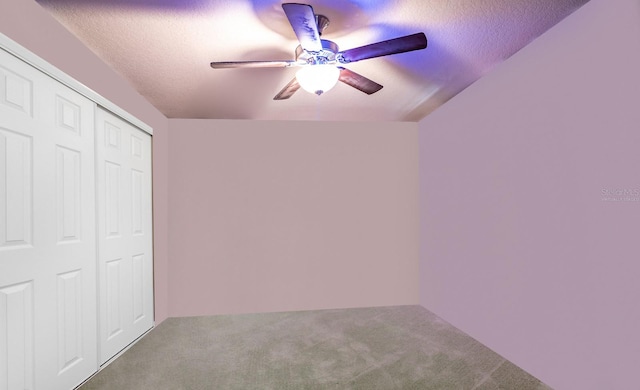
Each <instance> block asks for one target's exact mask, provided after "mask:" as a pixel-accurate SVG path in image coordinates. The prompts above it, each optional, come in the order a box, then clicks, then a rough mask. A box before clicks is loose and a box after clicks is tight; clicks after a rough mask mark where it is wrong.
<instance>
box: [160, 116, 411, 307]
mask: <svg viewBox="0 0 640 390" xmlns="http://www.w3.org/2000/svg"><path fill="white" fill-rule="evenodd" d="M169 127H170V129H171V137H170V144H169V153H170V156H171V165H170V181H171V187H170V216H169V218H170V221H171V226H170V237H171V238H170V257H171V270H170V271H171V279H170V291H171V294H170V312H171V315H172V316H188V315H203V314H221V313H242V312H266V311H286V310H305V309H321V308H343V307H356V306H378V305H396V304H416V303H417V302H418V196H417V195H418V182H417V180H416V178H417V175H418V171H417V170H418V156H417V152H418V148H417V143H418V139H417V124H416V123H340V122H335V123H331V122H326V123H319V122H296V121H274V122H267V121H260V122H257V121H229V120H169Z"/></svg>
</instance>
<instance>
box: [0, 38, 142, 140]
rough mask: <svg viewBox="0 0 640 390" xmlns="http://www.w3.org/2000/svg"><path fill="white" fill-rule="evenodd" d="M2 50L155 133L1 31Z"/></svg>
mask: <svg viewBox="0 0 640 390" xmlns="http://www.w3.org/2000/svg"><path fill="white" fill-rule="evenodd" d="M0 50H4V51H6V52H8V53H9V54H13V55H14V56H15V57H18V58H19V59H21V60H22V61H24V62H26V63H27V64H29V65H31V66H33V67H34V68H36V69H38V70H39V71H41V72H42V73H44V74H46V75H47V76H49V77H51V78H52V79H54V80H56V81H58V82H60V83H62V84H63V85H65V86H67V87H69V88H71V89H72V90H74V91H76V92H77V93H79V94H80V95H83V96H85V97H86V98H88V99H89V100H91V101H93V102H95V103H96V104H97V105H99V106H102V107H104V108H105V109H106V110H107V111H111V112H112V113H113V114H115V115H116V116H118V117H120V118H122V119H124V120H125V121H127V122H129V123H131V124H132V125H134V126H135V127H137V128H139V129H140V130H143V131H144V132H145V133H148V134H150V135H153V128H152V127H151V126H149V125H147V124H146V123H144V122H142V121H141V120H140V119H138V118H136V117H135V116H133V115H131V114H129V113H128V112H126V111H125V110H123V109H122V108H120V107H118V106H117V105H115V104H114V103H112V102H111V101H109V100H107V99H105V98H104V97H102V96H101V95H100V94H98V93H97V92H95V91H94V90H92V89H91V88H89V87H87V86H86V85H84V84H82V83H80V82H78V81H77V80H75V79H73V78H72V77H71V76H69V75H68V74H66V73H64V72H63V71H61V70H60V69H58V68H56V67H55V66H53V65H51V64H50V63H48V62H47V61H45V60H44V59H42V58H41V57H39V56H38V55H36V54H34V53H32V52H31V51H29V50H27V49H26V48H24V47H23V46H21V45H20V44H19V43H17V42H15V41H13V40H12V39H11V38H9V37H7V36H6V35H4V34H2V33H0Z"/></svg>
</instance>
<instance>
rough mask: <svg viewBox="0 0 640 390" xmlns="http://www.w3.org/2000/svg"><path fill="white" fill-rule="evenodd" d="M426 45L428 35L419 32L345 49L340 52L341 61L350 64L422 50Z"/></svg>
mask: <svg viewBox="0 0 640 390" xmlns="http://www.w3.org/2000/svg"><path fill="white" fill-rule="evenodd" d="M426 47H427V37H426V36H425V35H424V33H417V34H412V35H406V36H404V37H400V38H394V39H389V40H387V41H382V42H377V43H372V44H370V45H366V46H361V47H356V48H354V49H349V50H345V51H343V52H341V53H339V61H340V62H341V63H344V64H348V63H349V62H356V61H360V60H366V59H369V58H376V57H382V56H388V55H390V54H398V53H405V52H408V51H413V50H421V49H425V48H426Z"/></svg>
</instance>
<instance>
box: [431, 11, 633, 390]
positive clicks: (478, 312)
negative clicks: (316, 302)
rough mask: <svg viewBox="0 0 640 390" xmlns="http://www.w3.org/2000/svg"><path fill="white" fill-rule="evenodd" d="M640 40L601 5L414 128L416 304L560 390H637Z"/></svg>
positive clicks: (622, 17)
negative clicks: (610, 195) (617, 193)
mask: <svg viewBox="0 0 640 390" xmlns="http://www.w3.org/2000/svg"><path fill="white" fill-rule="evenodd" d="M639 39H640V3H638V2H637V1H636V0H592V1H591V2H589V3H588V4H586V5H585V6H584V7H583V8H581V9H579V10H578V11H577V12H576V13H574V14H573V15H571V16H570V17H568V18H567V19H566V20H565V21H563V22H561V23H560V24H558V25H557V26H556V27H554V28H553V29H551V30H550V31H548V32H547V33H546V34H544V35H543V36H542V37H540V38H539V39H537V40H536V41H535V42H533V43H532V44H530V45H529V46H527V47H525V48H524V49H523V50H521V51H520V52H519V53H517V54H516V55H514V56H513V57H512V58H510V59H509V60H507V61H506V62H505V63H503V64H501V65H500V66H498V67H496V69H495V70H494V71H492V72H491V73H490V74H488V75H487V76H485V77H484V78H483V79H481V80H480V81H478V82H476V83H475V84H474V85H472V86H471V87H469V88H468V89H467V90H465V91H464V92H463V93H462V94H460V95H458V96H457V97H456V98H454V99H453V100H451V101H450V102H448V103H447V104H445V105H444V106H443V107H441V108H440V109H438V110H437V111H436V112H434V113H433V114H432V115H430V116H429V117H427V118H426V119H424V120H423V121H422V122H421V123H420V124H419V128H420V130H419V132H420V135H419V140H420V141H419V142H420V170H421V171H420V202H421V244H422V245H421V270H420V275H421V276H420V277H421V280H420V283H421V292H420V296H421V303H422V304H423V305H424V306H425V307H427V308H429V309H431V310H433V311H434V312H435V313H437V314H439V315H440V316H442V317H443V318H445V319H447V320H448V321H450V322H451V323H453V324H454V325H456V326H458V327H459V328H461V329H462V330H464V331H466V332H468V333H469V334H470V335H472V336H474V337H476V338H477V339H478V340H479V341H481V342H483V343H486V344H487V345H488V346H489V347H491V348H493V349H495V350H496V351H497V352H499V353H501V354H503V355H504V356H505V357H507V358H509V359H511V360H512V361H514V362H515V363H516V364H519V365H521V366H522V367H523V368H524V369H526V370H528V371H530V372H531V373H533V374H534V375H536V376H538V377H539V378H540V379H542V380H543V381H545V382H546V383H547V384H549V385H550V386H552V387H553V388H555V389H558V390H574V389H581V390H589V389H593V390H601V389H608V390H614V389H621V390H624V389H637V388H639V387H638V386H639V385H638V378H637V369H638V362H640V303H639V297H640V282H639V279H640V278H639V277H640V261H639V260H640V259H639V256H640V239H638V233H639V232H640V194H639V192H640V180H639V178H640V174H639V172H640V103H639V102H640V72H639V69H640V45H639V44H638V43H639ZM616 189H619V190H627V193H628V194H630V195H629V198H630V199H624V198H622V199H619V200H618V201H613V200H612V199H603V198H604V197H603V193H604V191H612V190H616ZM603 190H604V191H603Z"/></svg>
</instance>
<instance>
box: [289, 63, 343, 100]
mask: <svg viewBox="0 0 640 390" xmlns="http://www.w3.org/2000/svg"><path fill="white" fill-rule="evenodd" d="M339 77H340V69H338V68H336V67H335V66H334V65H309V66H305V67H303V68H302V69H300V70H299V71H298V73H296V79H298V84H300V86H301V87H302V88H303V89H304V90H305V91H307V92H310V93H315V94H316V95H318V96H320V95H322V94H323V93H325V92H327V91H328V90H330V89H331V88H333V87H334V86H335V85H336V83H337V82H338V78H339Z"/></svg>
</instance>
